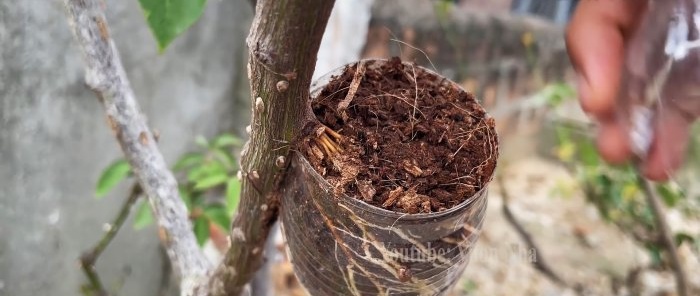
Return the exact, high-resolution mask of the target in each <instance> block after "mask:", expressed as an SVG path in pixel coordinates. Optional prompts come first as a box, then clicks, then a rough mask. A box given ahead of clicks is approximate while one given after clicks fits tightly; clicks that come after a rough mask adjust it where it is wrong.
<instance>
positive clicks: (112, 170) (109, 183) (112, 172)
mask: <svg viewBox="0 0 700 296" xmlns="http://www.w3.org/2000/svg"><path fill="white" fill-rule="evenodd" d="M130 171H131V166H129V163H128V162H126V160H124V159H120V160H117V161H115V162H113V163H112V164H110V165H109V166H108V167H107V168H106V169H105V170H104V171H102V175H101V176H100V179H99V180H98V181H97V189H96V190H95V195H96V196H97V197H98V198H100V197H103V196H105V195H106V194H107V193H109V191H110V190H112V188H114V186H117V184H119V182H121V181H122V180H124V178H126V176H128V175H129V172H130Z"/></svg>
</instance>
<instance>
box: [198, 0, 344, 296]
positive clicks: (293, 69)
mask: <svg viewBox="0 0 700 296" xmlns="http://www.w3.org/2000/svg"><path fill="white" fill-rule="evenodd" d="M334 2H335V1H333V0H287V1H280V0H258V1H257V5H256V8H255V18H254V19H253V24H252V26H251V29H250V35H249V36H248V39H247V43H248V49H249V52H250V53H249V54H250V56H249V62H248V78H249V79H250V88H251V99H252V101H251V102H252V109H253V114H252V118H251V125H250V130H251V136H250V140H249V141H248V143H246V146H245V147H244V149H243V153H242V160H241V170H242V174H241V175H242V177H243V178H242V179H243V188H242V192H241V199H240V201H241V202H240V205H239V207H238V213H237V214H236V218H235V220H234V221H233V225H232V233H231V244H232V245H231V248H230V249H229V251H228V252H227V254H226V256H225V257H224V260H223V262H222V264H221V265H220V266H219V267H218V268H217V270H216V272H215V274H214V276H213V277H212V279H211V281H210V285H209V289H210V291H211V294H210V295H216V296H219V295H222V296H223V295H238V294H240V293H241V291H242V289H243V287H244V285H245V284H246V283H247V282H248V281H250V279H251V278H252V277H253V275H254V273H255V271H256V270H257V269H258V268H259V267H260V265H261V263H262V258H263V250H264V249H265V241H266V239H267V236H268V234H269V232H270V227H271V226H272V225H273V224H274V222H275V221H276V220H277V214H278V203H279V201H278V200H277V199H278V196H279V188H278V187H279V184H280V183H281V181H282V178H284V173H285V171H286V170H285V168H286V166H287V161H286V160H288V159H290V157H289V151H290V148H292V146H293V143H294V141H295V140H296V137H299V136H300V135H301V132H302V128H303V127H304V124H305V123H307V122H309V120H311V118H313V113H312V112H311V105H310V101H309V86H310V84H311V76H312V74H313V71H314V67H315V65H316V54H317V53H318V48H319V46H320V44H321V37H322V36H323V31H324V29H325V26H326V23H327V22H328V17H329V16H330V13H331V9H332V8H333V4H334Z"/></svg>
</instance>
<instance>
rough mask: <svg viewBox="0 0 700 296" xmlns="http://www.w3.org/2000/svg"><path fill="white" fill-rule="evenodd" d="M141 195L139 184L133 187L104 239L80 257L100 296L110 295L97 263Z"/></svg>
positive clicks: (84, 270) (92, 284) (81, 263)
mask: <svg viewBox="0 0 700 296" xmlns="http://www.w3.org/2000/svg"><path fill="white" fill-rule="evenodd" d="M141 193H143V191H142V190H141V186H139V184H138V183H135V184H134V185H133V186H131V193H129V197H127V198H126V200H124V204H122V207H121V209H120V210H119V213H118V214H117V216H116V217H115V218H114V221H113V222H112V223H111V224H108V225H109V229H108V230H107V231H106V232H105V234H104V236H102V238H101V239H100V240H99V241H98V242H97V244H95V246H94V247H92V249H90V250H89V251H86V252H84V253H83V254H82V255H81V256H80V265H81V266H82V268H83V272H85V276H87V278H88V281H89V282H90V286H92V288H93V289H94V290H95V291H97V293H98V295H100V296H106V295H109V293H107V291H106V290H105V289H104V286H103V285H102V281H100V277H99V275H98V274H97V270H95V263H96V262H97V259H98V258H99V257H100V255H101V254H102V252H104V250H105V249H106V248H107V246H109V244H110V243H111V242H112V240H113V239H114V237H115V236H116V235H117V233H118V232H119V229H121V227H122V225H123V224H124V221H126V218H128V217H129V213H130V212H131V208H132V207H133V205H134V203H136V201H137V200H138V199H139V196H141Z"/></svg>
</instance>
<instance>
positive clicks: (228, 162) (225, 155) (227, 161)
mask: <svg viewBox="0 0 700 296" xmlns="http://www.w3.org/2000/svg"><path fill="white" fill-rule="evenodd" d="M212 153H214V157H215V158H216V160H218V161H219V162H221V164H223V165H224V167H226V168H227V169H233V167H234V166H235V165H236V160H235V159H234V158H233V155H231V153H229V152H228V151H227V150H225V148H214V149H213V150H212Z"/></svg>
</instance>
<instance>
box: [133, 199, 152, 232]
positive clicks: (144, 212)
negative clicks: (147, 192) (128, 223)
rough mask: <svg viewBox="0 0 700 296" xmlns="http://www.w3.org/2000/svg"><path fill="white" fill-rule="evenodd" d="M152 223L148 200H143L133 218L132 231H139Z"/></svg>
mask: <svg viewBox="0 0 700 296" xmlns="http://www.w3.org/2000/svg"><path fill="white" fill-rule="evenodd" d="M152 223H153V214H152V213H151V207H150V205H149V204H148V200H146V199H143V200H142V201H141V203H140V204H139V208H138V209H137V210H136V216H134V229H136V230H140V229H143V228H145V227H146V226H148V225H151V224H152Z"/></svg>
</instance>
